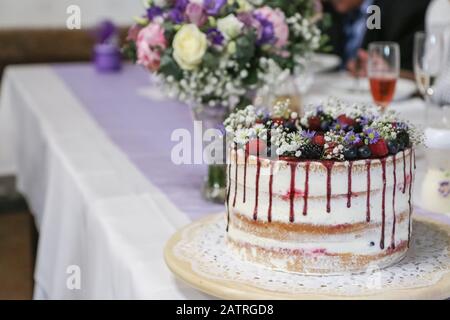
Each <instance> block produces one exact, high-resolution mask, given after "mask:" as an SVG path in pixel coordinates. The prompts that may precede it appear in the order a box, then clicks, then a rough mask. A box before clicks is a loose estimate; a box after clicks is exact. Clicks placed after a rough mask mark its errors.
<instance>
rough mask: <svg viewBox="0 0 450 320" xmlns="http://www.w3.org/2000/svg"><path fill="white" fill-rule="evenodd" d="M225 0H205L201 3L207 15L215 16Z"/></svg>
mask: <svg viewBox="0 0 450 320" xmlns="http://www.w3.org/2000/svg"><path fill="white" fill-rule="evenodd" d="M226 2H227V1H226V0H205V2H204V4H203V5H204V7H205V9H206V13H207V14H208V15H210V16H215V15H217V14H218V13H219V12H220V10H221V9H222V7H223V6H224V5H225V3H226Z"/></svg>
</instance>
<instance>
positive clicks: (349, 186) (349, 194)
mask: <svg viewBox="0 0 450 320" xmlns="http://www.w3.org/2000/svg"><path fill="white" fill-rule="evenodd" d="M352 167H353V162H352V161H350V162H349V163H348V174H347V208H350V207H351V206H352Z"/></svg>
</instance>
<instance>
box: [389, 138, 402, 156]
mask: <svg viewBox="0 0 450 320" xmlns="http://www.w3.org/2000/svg"><path fill="white" fill-rule="evenodd" d="M387 147H388V149H389V153H390V154H397V152H398V151H399V144H398V143H397V142H396V141H394V140H389V141H388V142H387Z"/></svg>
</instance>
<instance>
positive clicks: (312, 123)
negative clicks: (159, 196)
mask: <svg viewBox="0 0 450 320" xmlns="http://www.w3.org/2000/svg"><path fill="white" fill-rule="evenodd" d="M320 123H321V121H320V118H319V117H311V118H309V119H308V128H309V130H314V131H319V130H320Z"/></svg>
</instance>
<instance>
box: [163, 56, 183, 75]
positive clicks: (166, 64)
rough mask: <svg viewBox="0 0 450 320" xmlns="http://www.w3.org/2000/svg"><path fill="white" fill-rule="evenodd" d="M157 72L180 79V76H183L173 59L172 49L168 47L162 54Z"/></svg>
mask: <svg viewBox="0 0 450 320" xmlns="http://www.w3.org/2000/svg"><path fill="white" fill-rule="evenodd" d="M159 72H161V73H162V74H164V75H165V76H172V77H174V78H175V79H176V80H181V78H182V77H183V72H182V71H181V69H180V67H179V66H178V64H177V63H176V61H175V60H174V59H173V56H172V49H168V50H167V51H165V52H164V54H163V55H162V57H161V65H160V69H159Z"/></svg>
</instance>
